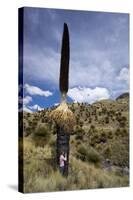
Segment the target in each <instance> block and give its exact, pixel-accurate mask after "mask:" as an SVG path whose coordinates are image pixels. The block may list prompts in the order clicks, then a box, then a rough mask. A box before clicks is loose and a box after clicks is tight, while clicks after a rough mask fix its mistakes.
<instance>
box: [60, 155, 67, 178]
mask: <svg viewBox="0 0 133 200" xmlns="http://www.w3.org/2000/svg"><path fill="white" fill-rule="evenodd" d="M59 159H60V160H59V164H60V173H61V174H62V175H64V170H65V162H66V161H67V155H66V154H65V153H64V152H61V154H60V158H59Z"/></svg>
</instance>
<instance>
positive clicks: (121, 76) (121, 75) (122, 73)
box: [117, 67, 129, 83]
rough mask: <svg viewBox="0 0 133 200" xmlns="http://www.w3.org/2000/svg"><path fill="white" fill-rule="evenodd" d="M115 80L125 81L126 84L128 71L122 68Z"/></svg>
mask: <svg viewBox="0 0 133 200" xmlns="http://www.w3.org/2000/svg"><path fill="white" fill-rule="evenodd" d="M117 79H118V80H120V81H126V82H127V83H128V81H129V69H128V68H126V67H124V68H122V69H121V71H120V73H119V76H118V77H117Z"/></svg>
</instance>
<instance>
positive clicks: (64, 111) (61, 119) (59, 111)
mask: <svg viewBox="0 0 133 200" xmlns="http://www.w3.org/2000/svg"><path fill="white" fill-rule="evenodd" d="M50 118H51V119H53V120H54V121H55V122H56V124H57V125H58V126H60V127H61V128H62V129H63V130H64V131H65V132H66V133H71V131H72V130H73V127H74V125H75V124H76V119H75V116H74V114H73V112H72V111H71V110H70V109H69V108H68V105H67V104H66V102H62V103H61V104H60V105H59V106H58V107H57V108H56V109H55V110H53V111H52V112H51V113H50Z"/></svg>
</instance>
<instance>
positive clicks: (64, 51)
mask: <svg viewBox="0 0 133 200" xmlns="http://www.w3.org/2000/svg"><path fill="white" fill-rule="evenodd" d="M69 57H70V47H69V31H68V26H67V24H66V23H64V31H63V36H62V48H61V65H60V83H59V84H60V92H61V94H66V93H67V92H68V87H69V80H68V77H69Z"/></svg>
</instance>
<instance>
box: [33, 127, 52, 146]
mask: <svg viewBox="0 0 133 200" xmlns="http://www.w3.org/2000/svg"><path fill="white" fill-rule="evenodd" d="M32 136H33V139H34V142H35V144H36V146H44V144H47V143H48V141H50V138H51V132H50V130H49V128H48V127H47V126H46V125H43V126H42V125H40V126H38V127H37V128H36V129H35V131H34V132H33V135H32Z"/></svg>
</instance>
